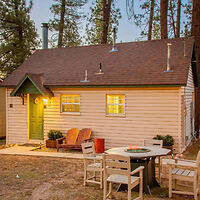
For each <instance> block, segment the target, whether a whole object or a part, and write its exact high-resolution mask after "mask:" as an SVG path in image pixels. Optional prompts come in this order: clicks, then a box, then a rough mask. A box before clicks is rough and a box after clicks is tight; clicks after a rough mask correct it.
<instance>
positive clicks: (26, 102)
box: [2, 38, 197, 152]
mask: <svg viewBox="0 0 200 200" xmlns="http://www.w3.org/2000/svg"><path fill="white" fill-rule="evenodd" d="M2 86H3V87H5V88H6V116H7V117H6V119H7V121H6V122H7V125H6V127H7V128H6V139H7V143H18V144H19V143H27V142H38V143H40V142H44V141H45V140H46V139H47V133H48V131H49V130H50V129H58V130H61V131H63V132H64V133H66V132H67V130H68V129H70V128H74V127H77V128H79V129H82V128H91V130H92V135H93V137H94V138H105V143H106V148H110V147H117V146H125V145H128V144H135V145H137V144H141V140H143V139H152V138H153V137H154V136H156V135H157V134H159V135H167V134H169V135H171V136H173V137H174V139H175V148H176V151H177V152H181V151H182V150H183V149H184V148H185V147H186V146H187V145H188V144H189V143H190V141H191V139H192V134H193V133H194V110H195V107H194V103H195V102H194V88H195V86H197V75H196V65H195V53H194V39H193V38H188V39H182V38H177V39H164V40H154V41H142V42H129V43H120V44H116V45H114V46H112V45H110V44H106V45H94V46H83V47H68V48H56V49H41V50H37V51H36V52H35V53H34V54H33V55H31V56H30V58H29V59H27V60H26V61H25V62H24V63H23V64H22V65H21V66H20V67H19V68H17V69H16V70H15V71H14V72H13V73H12V74H10V75H9V76H8V77H7V78H6V79H5V80H4V82H3V84H2Z"/></svg>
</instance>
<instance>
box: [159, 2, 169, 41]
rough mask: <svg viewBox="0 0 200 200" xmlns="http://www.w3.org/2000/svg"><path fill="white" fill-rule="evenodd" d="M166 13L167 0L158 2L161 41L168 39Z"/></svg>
mask: <svg viewBox="0 0 200 200" xmlns="http://www.w3.org/2000/svg"><path fill="white" fill-rule="evenodd" d="M167 13H168V0H160V26H161V39H165V38H167V37H168V32H167Z"/></svg>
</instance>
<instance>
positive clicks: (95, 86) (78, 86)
mask: <svg viewBox="0 0 200 200" xmlns="http://www.w3.org/2000/svg"><path fill="white" fill-rule="evenodd" d="M181 86H186V84H180V85H72V86H66V85H56V86H55V85H46V87H48V88H145V87H147V88H153V87H181Z"/></svg>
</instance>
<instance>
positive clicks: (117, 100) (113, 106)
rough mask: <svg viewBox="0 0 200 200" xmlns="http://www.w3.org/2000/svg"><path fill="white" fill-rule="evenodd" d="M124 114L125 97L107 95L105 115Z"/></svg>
mask: <svg viewBox="0 0 200 200" xmlns="http://www.w3.org/2000/svg"><path fill="white" fill-rule="evenodd" d="M124 114H125V96H124V95H107V115H124Z"/></svg>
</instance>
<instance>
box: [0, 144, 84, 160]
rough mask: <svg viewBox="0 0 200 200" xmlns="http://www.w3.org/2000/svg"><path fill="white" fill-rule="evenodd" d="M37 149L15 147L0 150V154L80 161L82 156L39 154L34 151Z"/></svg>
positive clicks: (76, 154) (56, 153) (53, 153)
mask: <svg viewBox="0 0 200 200" xmlns="http://www.w3.org/2000/svg"><path fill="white" fill-rule="evenodd" d="M36 148H37V147H28V146H20V145H15V146H13V147H9V148H4V149H1V150H0V154H2V155H3V154H4V155H23V156H44V157H55V158H77V159H82V158H83V156H82V154H80V153H61V152H42V151H41V152H40V151H34V150H35V149H36Z"/></svg>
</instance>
